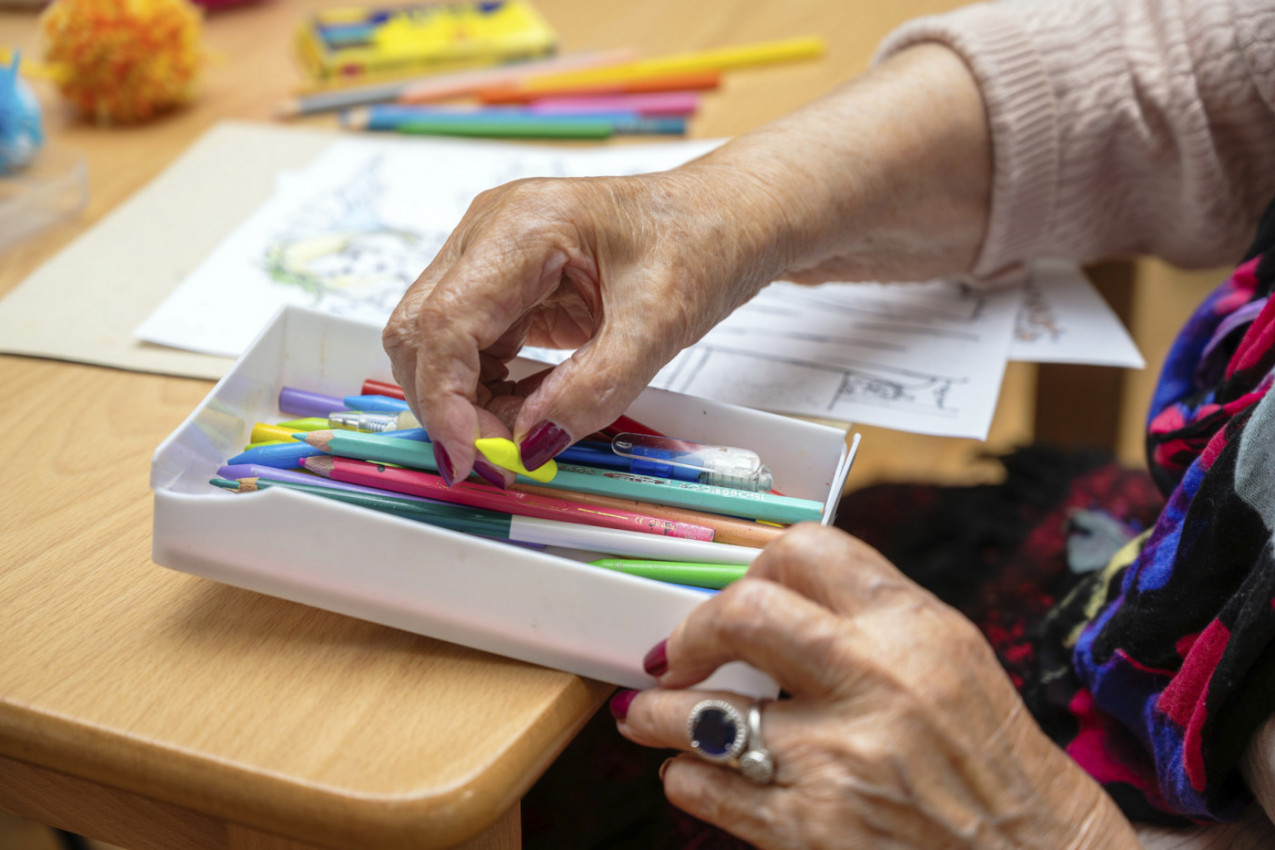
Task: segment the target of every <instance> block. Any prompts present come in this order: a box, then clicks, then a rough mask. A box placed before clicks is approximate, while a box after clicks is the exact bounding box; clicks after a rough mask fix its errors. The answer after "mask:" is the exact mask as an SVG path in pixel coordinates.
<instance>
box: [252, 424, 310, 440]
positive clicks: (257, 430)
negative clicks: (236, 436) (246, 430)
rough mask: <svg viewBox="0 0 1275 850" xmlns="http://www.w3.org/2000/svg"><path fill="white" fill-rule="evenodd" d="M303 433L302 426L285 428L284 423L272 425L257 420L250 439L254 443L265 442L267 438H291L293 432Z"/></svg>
mask: <svg viewBox="0 0 1275 850" xmlns="http://www.w3.org/2000/svg"><path fill="white" fill-rule="evenodd" d="M300 433H303V432H302V431H301V429H300V428H285V427H284V426H282V425H270V424H269V423H266V422H257V423H256V424H254V425H253V426H252V432H251V433H250V434H249V435H248V441H249V442H252V443H264V442H266V441H267V440H291V439H292V435H293V434H300Z"/></svg>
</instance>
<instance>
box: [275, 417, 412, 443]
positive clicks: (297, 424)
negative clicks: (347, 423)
mask: <svg viewBox="0 0 1275 850" xmlns="http://www.w3.org/2000/svg"><path fill="white" fill-rule="evenodd" d="M333 412H334V413H335V412H339V411H333ZM278 425H279V427H280V428H291V429H292V430H293V431H322V430H324V429H325V428H331V427H332V423H331V421H330V420H329V419H328V417H326V416H307V417H305V418H302V419H289V420H288V421H287V422H279V423H278ZM403 427H405V428H414V427H416V426H414V425H405V426H403ZM288 439H292V438H291V437H289V438H288Z"/></svg>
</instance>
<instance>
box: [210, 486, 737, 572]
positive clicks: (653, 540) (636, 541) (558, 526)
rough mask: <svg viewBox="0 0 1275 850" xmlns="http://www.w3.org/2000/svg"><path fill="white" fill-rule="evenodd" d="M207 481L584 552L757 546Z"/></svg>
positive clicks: (711, 558)
mask: <svg viewBox="0 0 1275 850" xmlns="http://www.w3.org/2000/svg"><path fill="white" fill-rule="evenodd" d="M209 483H211V484H214V485H216V486H218V487H221V488H223V489H227V490H234V491H236V492H240V493H250V492H255V491H257V490H265V489H269V488H271V487H282V488H284V489H288V490H299V491H301V492H304V493H309V494H311V495H314V496H319V497H321V498H325V499H332V500H334V501H339V502H344V503H346V504H352V505H359V506H361V507H366V508H371V509H373V510H378V511H383V512H385V513H391V514H394V515H396V516H400V517H404V518H406V519H412V520H416V521H417V522H424V523H428V524H430V525H436V526H441V527H443V528H449V529H451V530H452V531H462V532H466V533H469V534H475V535H478V536H480V537H488V538H494V539H497V540H508V541H511V542H515V543H530V544H538V545H541V546H561V547H564V548H570V549H582V550H585V551H589V552H607V553H611V554H614V555H619V556H621V557H625V558H656V559H662V560H683V561H703V562H714V563H729V564H748V563H752V560H753V559H754V558H755V557H757V550H756V549H748V548H745V547H743V546H723V545H720V544H717V543H706V542H704V541H701V540H681V539H677V538H674V537H662V536H659V535H655V534H642V533H640V532H635V531H619V530H616V529H613V528H598V527H597V526H591V525H577V524H575V523H569V522H554V521H553V520H547V519H535V518H532V517H523V516H510V515H509V514H504V513H496V512H495V511H485V510H480V509H476V508H463V507H458V506H455V505H430V504H422V503H419V502H412V501H408V500H406V499H398V498H392V497H382V496H370V495H367V494H365V493H351V492H348V491H345V490H334V489H331V488H326V487H313V486H308V485H305V484H293V483H291V482H285V481H271V480H268V479H265V478H256V479H253V478H245V479H243V480H241V481H230V480H227V479H224V478H214V479H212V480H211V481H210V482H209Z"/></svg>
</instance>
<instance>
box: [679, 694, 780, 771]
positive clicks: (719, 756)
mask: <svg viewBox="0 0 1275 850" xmlns="http://www.w3.org/2000/svg"><path fill="white" fill-rule="evenodd" d="M766 702H768V700H758V701H757V702H755V703H753V705H752V706H751V707H750V708H749V709H748V716H747V718H745V717H744V715H743V714H741V713H740V711H739V709H737V708H735V706H733V705H731V704H730V703H728V702H725V701H724V700H719V699H708V700H704V701H703V702H700V703H697V704H696V705H695V707H694V708H692V709H691V714H690V717H688V718H687V720H686V737H687V738H689V739H690V742H691V749H693V750H695V753H696V755H698V756H699V757H700V758H702V759H704V760H705V761H710V762H713V763H715V764H725V765H729V766H730V767H733V768H735V769H736V770H738V771H739V772H740V773H741V774H742V775H743V776H744V777H745V778H746V779H750V780H752V781H753V782H756V783H758V784H759V785H767V784H769V783H770V782H772V781H774V778H775V760H774V758H773V757H772V756H771V754H770V751H769V750H767V749H766V746H765V745H764V744H763V743H762V738H761V709H762V706H763V705H764V704H765V703H766Z"/></svg>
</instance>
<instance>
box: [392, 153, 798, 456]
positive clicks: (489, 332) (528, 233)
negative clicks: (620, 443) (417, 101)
mask: <svg viewBox="0 0 1275 850" xmlns="http://www.w3.org/2000/svg"><path fill="white" fill-rule="evenodd" d="M711 170H712V169H711V166H703V165H697V164H695V163H692V164H691V165H689V166H685V167H683V168H681V169H678V170H675V171H671V172H665V173H660V174H651V175H641V176H637V177H619V178H593V179H582V180H525V181H518V182H516V183H511V184H508V185H505V186H502V187H499V188H497V189H493V190H491V191H488V192H486V193H484V194H482V195H480V196H479V197H478V198H477V199H476V200H475V201H474V203H473V205H472V206H471V207H470V209H469V211H468V212H467V213H466V214H465V217H464V218H463V219H462V221H461V223H460V225H459V226H458V227H457V229H456V231H455V232H454V233H453V234H452V235H451V237H450V238H449V239H448V241H447V243H446V244H445V245H444V247H443V249H442V251H440V252H439V254H438V256H437V257H436V258H435V260H434V262H432V263H431V264H430V266H429V267H428V268H427V269H426V270H425V272H424V273H423V274H422V275H421V277H420V278H419V279H418V280H417V281H416V282H415V283H414V284H413V285H412V287H411V288H410V289H409V290H408V292H407V294H406V295H405V296H404V298H403V300H402V302H401V303H400V304H399V306H398V308H397V309H396V310H395V312H394V315H393V316H392V318H391V319H390V322H389V324H388V326H387V327H386V329H385V334H384V342H385V346H386V350H387V351H388V353H389V355H390V360H391V363H392V365H393V369H394V376H395V378H396V379H397V381H398V382H399V383H400V385H401V386H402V387H403V389H404V392H405V394H406V396H407V400H408V402H409V404H410V405H411V407H412V408H413V409H414V410H416V411H417V412H418V415H419V417H420V419H421V422H422V424H423V425H424V426H425V428H426V429H427V430H428V431H429V433H430V435H431V437H432V439H433V440H434V443H435V446H436V447H439V446H441V447H442V451H440V452H439V454H438V459H439V471H440V474H442V475H443V477H444V478H445V479H447V480H449V481H458V480H461V479H463V478H464V477H465V476H466V475H467V474H468V473H469V470H470V468H471V464H472V463H473V462H474V460H475V454H474V440H475V439H477V438H479V437H510V436H511V435H512V436H514V437H515V439H516V440H517V441H518V442H519V443H520V447H521V451H522V457H523V462H524V463H525V464H526V465H527V468H529V469H534V468H536V467H538V466H540V465H541V464H543V463H544V462H545V461H547V460H548V459H549V458H551V457H553V456H554V455H556V454H557V453H558V452H559V451H561V450H562V449H564V448H566V447H567V446H568V445H569V444H570V443H572V442H574V441H575V440H577V439H579V438H581V437H584V436H585V435H587V434H589V433H591V432H593V431H595V430H597V429H598V428H600V427H602V426H605V425H607V424H608V423H610V422H612V421H613V420H614V419H615V418H616V417H617V416H619V415H620V414H621V413H623V412H624V410H625V409H626V408H627V407H628V405H629V403H630V402H631V401H632V400H633V399H634V398H636V397H637V395H638V393H639V392H641V391H642V389H644V388H645V386H646V385H647V383H648V382H649V381H650V379H651V378H652V377H653V376H654V375H655V373H656V372H657V371H659V369H660V368H661V367H662V366H663V365H664V364H665V363H667V362H668V361H669V360H671V359H672V358H673V356H674V355H676V354H677V353H678V352H679V351H680V350H681V349H682V348H683V347H685V346H686V345H689V344H690V343H692V342H694V341H695V340H697V339H698V338H699V337H700V336H702V335H703V334H704V333H705V332H706V331H708V329H709V328H710V327H712V325H713V324H714V323H715V322H716V321H718V320H720V319H722V318H724V317H725V316H726V315H727V314H728V313H729V312H730V311H731V310H732V309H734V308H735V307H737V306H739V305H740V304H742V303H743V302H744V301H746V300H747V299H748V298H750V297H752V295H753V294H755V293H756V291H757V290H758V289H759V288H760V287H761V286H762V285H764V284H765V283H767V282H769V281H770V280H771V279H772V277H774V276H775V275H776V274H777V273H778V272H779V270H780V268H781V267H782V266H781V260H782V256H783V252H782V250H781V245H782V239H781V238H780V237H779V235H778V233H777V230H778V229H777V228H773V227H769V228H768V227H764V226H761V224H760V223H759V222H758V221H757V220H756V219H755V218H754V217H753V214H752V212H751V211H752V210H755V209H757V208H758V207H759V206H761V205H763V204H764V203H765V201H764V200H763V197H764V196H765V195H766V190H765V187H763V186H760V185H755V184H754V185H750V184H749V182H748V181H746V180H738V181H736V180H731V181H723V180H719V179H710V178H709V176H708V175H707V174H706V173H705V172H706V171H710V172H711ZM749 195H754V196H756V197H755V198H754V199H753V200H752V201H751V202H748V203H739V201H740V200H741V198H743V197H747V196H749ZM724 232H725V233H729V234H730V237H729V238H722V234H723V233H724ZM669 234H676V238H665V237H666V236H667V235H669ZM524 344H530V345H538V346H545V347H550V348H577V347H579V350H578V351H577V352H576V353H575V355H573V356H572V358H571V359H570V360H568V361H567V362H565V363H563V364H562V365H560V366H558V367H557V368H554V369H551V370H547V371H546V372H544V373H541V374H540V375H538V376H536V377H534V378H533V379H530V380H527V381H524V382H522V383H520V384H518V385H515V384H513V383H511V382H510V381H508V380H507V371H506V366H505V364H506V363H507V362H508V361H509V360H510V359H512V358H513V357H514V355H515V354H516V353H517V352H518V350H519V349H520V348H521V347H522V346H523V345H524Z"/></svg>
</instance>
